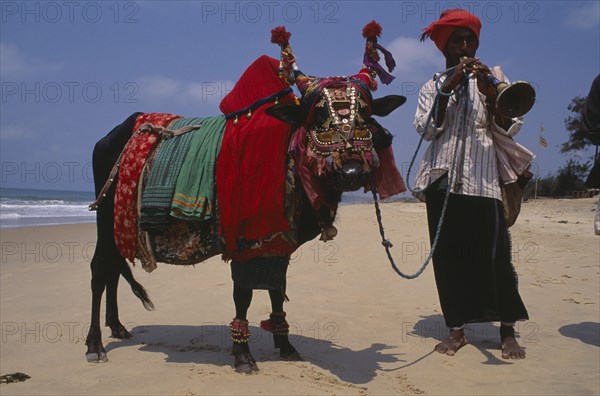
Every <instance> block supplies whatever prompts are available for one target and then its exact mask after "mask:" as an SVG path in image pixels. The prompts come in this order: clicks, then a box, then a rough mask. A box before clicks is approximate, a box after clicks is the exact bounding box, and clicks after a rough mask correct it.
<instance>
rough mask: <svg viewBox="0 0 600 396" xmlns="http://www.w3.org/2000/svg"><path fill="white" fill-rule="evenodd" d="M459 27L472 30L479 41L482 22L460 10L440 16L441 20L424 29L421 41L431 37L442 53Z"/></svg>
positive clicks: (445, 12)
mask: <svg viewBox="0 0 600 396" xmlns="http://www.w3.org/2000/svg"><path fill="white" fill-rule="evenodd" d="M459 27H464V28H467V29H471V30H472V31H473V33H475V35H476V36H477V39H479V32H480V31H481V21H480V20H479V18H477V17H476V16H475V15H473V14H471V13H470V12H468V11H466V10H462V9H459V8H456V9H452V10H446V11H444V12H442V14H441V15H440V19H439V20H437V21H435V22H433V23H432V24H431V25H429V26H428V27H426V28H425V29H423V34H422V35H421V41H424V40H425V37H429V38H430V39H431V40H432V41H433V42H434V43H435V45H436V47H438V49H439V50H440V51H442V53H444V51H445V50H446V44H447V43H448V40H450V36H452V33H454V31H455V30H456V29H458V28H459Z"/></svg>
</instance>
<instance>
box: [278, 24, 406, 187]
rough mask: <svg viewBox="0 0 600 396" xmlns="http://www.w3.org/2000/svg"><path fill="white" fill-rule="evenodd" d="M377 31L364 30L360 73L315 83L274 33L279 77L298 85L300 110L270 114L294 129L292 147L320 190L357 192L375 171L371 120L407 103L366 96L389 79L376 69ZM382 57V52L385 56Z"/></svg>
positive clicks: (281, 33) (375, 129) (285, 39)
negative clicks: (314, 178)
mask: <svg viewBox="0 0 600 396" xmlns="http://www.w3.org/2000/svg"><path fill="white" fill-rule="evenodd" d="M380 33H381V27H380V26H379V25H378V24H377V23H376V22H371V23H370V24H368V25H367V26H365V28H364V29H363V36H364V37H365V38H366V39H367V47H366V52H365V61H364V65H363V68H362V70H361V71H360V72H359V73H358V74H356V75H354V76H348V77H325V78H317V77H313V76H307V75H305V74H304V73H302V72H301V71H300V70H299V69H298V67H297V65H296V62H295V58H294V55H293V53H292V50H291V48H290V46H289V38H290V36H291V34H290V33H288V32H286V31H285V28H283V27H278V28H275V29H274V30H273V31H272V37H271V41H272V42H273V43H276V44H279V45H280V46H281V49H282V52H281V63H280V76H281V77H282V78H284V79H285V80H286V81H287V82H288V83H289V84H290V85H294V84H295V85H297V87H298V89H299V91H300V93H301V98H300V106H296V108H294V106H292V105H279V106H277V105H276V106H273V107H272V108H271V109H269V111H267V112H268V113H269V114H271V115H273V116H275V117H277V118H279V119H281V120H284V121H286V122H289V123H292V124H295V125H296V126H298V127H299V128H298V132H297V133H298V135H299V136H297V137H296V139H295V142H296V144H297V146H298V147H300V148H301V149H300V150H297V154H298V152H299V155H301V156H302V157H304V158H301V159H300V160H301V161H302V162H304V163H305V164H307V165H308V167H309V169H310V171H311V172H312V173H313V175H314V176H315V177H316V178H317V179H319V180H321V182H322V183H323V184H324V185H327V186H328V187H329V188H333V189H334V190H337V191H339V192H347V191H356V190H358V189H360V188H361V187H366V186H367V185H368V183H369V176H370V174H371V172H373V171H374V170H375V169H377V168H378V167H379V159H378V156H377V153H376V148H375V147H374V146H373V137H374V135H375V134H377V133H382V132H383V131H382V128H381V126H379V124H377V122H375V121H374V120H373V118H372V115H382V116H384V115H387V114H389V113H390V112H391V111H393V110H394V109H395V108H397V107H398V106H400V105H401V104H403V103H404V101H405V100H406V99H405V98H404V97H402V96H388V97H385V98H382V99H378V100H375V101H374V100H373V97H372V94H371V91H372V90H375V89H376V87H377V83H376V81H375V77H376V76H379V77H380V79H381V80H382V82H384V83H386V84H388V83H390V82H391V81H392V79H393V77H392V76H391V75H389V74H388V73H387V72H385V71H384V70H383V68H381V66H379V64H378V62H377V61H378V60H379V56H378V54H377V51H376V50H374V48H377V49H379V50H382V51H385V50H384V49H383V48H382V47H381V46H379V45H377V38H376V37H377V36H379V34H380ZM385 52H386V53H387V51H385ZM386 64H387V65H388V68H390V70H391V69H393V66H394V64H393V58H392V57H391V54H389V53H387V55H386Z"/></svg>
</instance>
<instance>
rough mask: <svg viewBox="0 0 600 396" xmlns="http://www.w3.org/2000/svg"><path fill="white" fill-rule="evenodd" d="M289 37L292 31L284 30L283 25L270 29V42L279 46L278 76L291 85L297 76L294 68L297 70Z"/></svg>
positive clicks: (295, 81)
mask: <svg viewBox="0 0 600 396" xmlns="http://www.w3.org/2000/svg"><path fill="white" fill-rule="evenodd" d="M290 37H292V33H290V32H288V31H287V30H285V26H277V27H276V28H275V29H273V30H271V42H272V43H273V44H277V45H279V46H280V47H281V60H280V61H279V77H280V78H281V79H283V80H284V81H285V82H286V83H287V84H288V85H290V86H292V85H294V83H296V84H297V83H298V81H297V80H298V78H299V77H296V73H295V70H297V66H296V58H295V57H294V54H293V52H292V48H291V47H290ZM299 87H300V86H299Z"/></svg>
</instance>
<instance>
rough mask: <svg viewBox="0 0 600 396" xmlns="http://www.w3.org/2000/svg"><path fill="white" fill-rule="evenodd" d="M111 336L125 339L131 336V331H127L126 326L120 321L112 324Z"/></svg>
mask: <svg viewBox="0 0 600 396" xmlns="http://www.w3.org/2000/svg"><path fill="white" fill-rule="evenodd" d="M110 336H111V337H113V338H118V339H121V340H125V339H129V338H131V333H130V332H129V331H127V329H126V328H125V326H123V325H122V324H120V323H119V324H118V325H117V326H110Z"/></svg>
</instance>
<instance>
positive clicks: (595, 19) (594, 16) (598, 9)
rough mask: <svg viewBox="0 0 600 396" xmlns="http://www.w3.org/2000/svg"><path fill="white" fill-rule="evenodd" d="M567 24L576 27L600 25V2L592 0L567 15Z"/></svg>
mask: <svg viewBox="0 0 600 396" xmlns="http://www.w3.org/2000/svg"><path fill="white" fill-rule="evenodd" d="M565 25H566V26H568V27H572V28H576V29H590V28H595V27H598V26H600V2H598V1H592V2H589V3H587V4H585V5H584V6H582V7H580V8H576V9H573V10H571V11H570V12H569V14H568V15H567V19H566V20H565Z"/></svg>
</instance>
